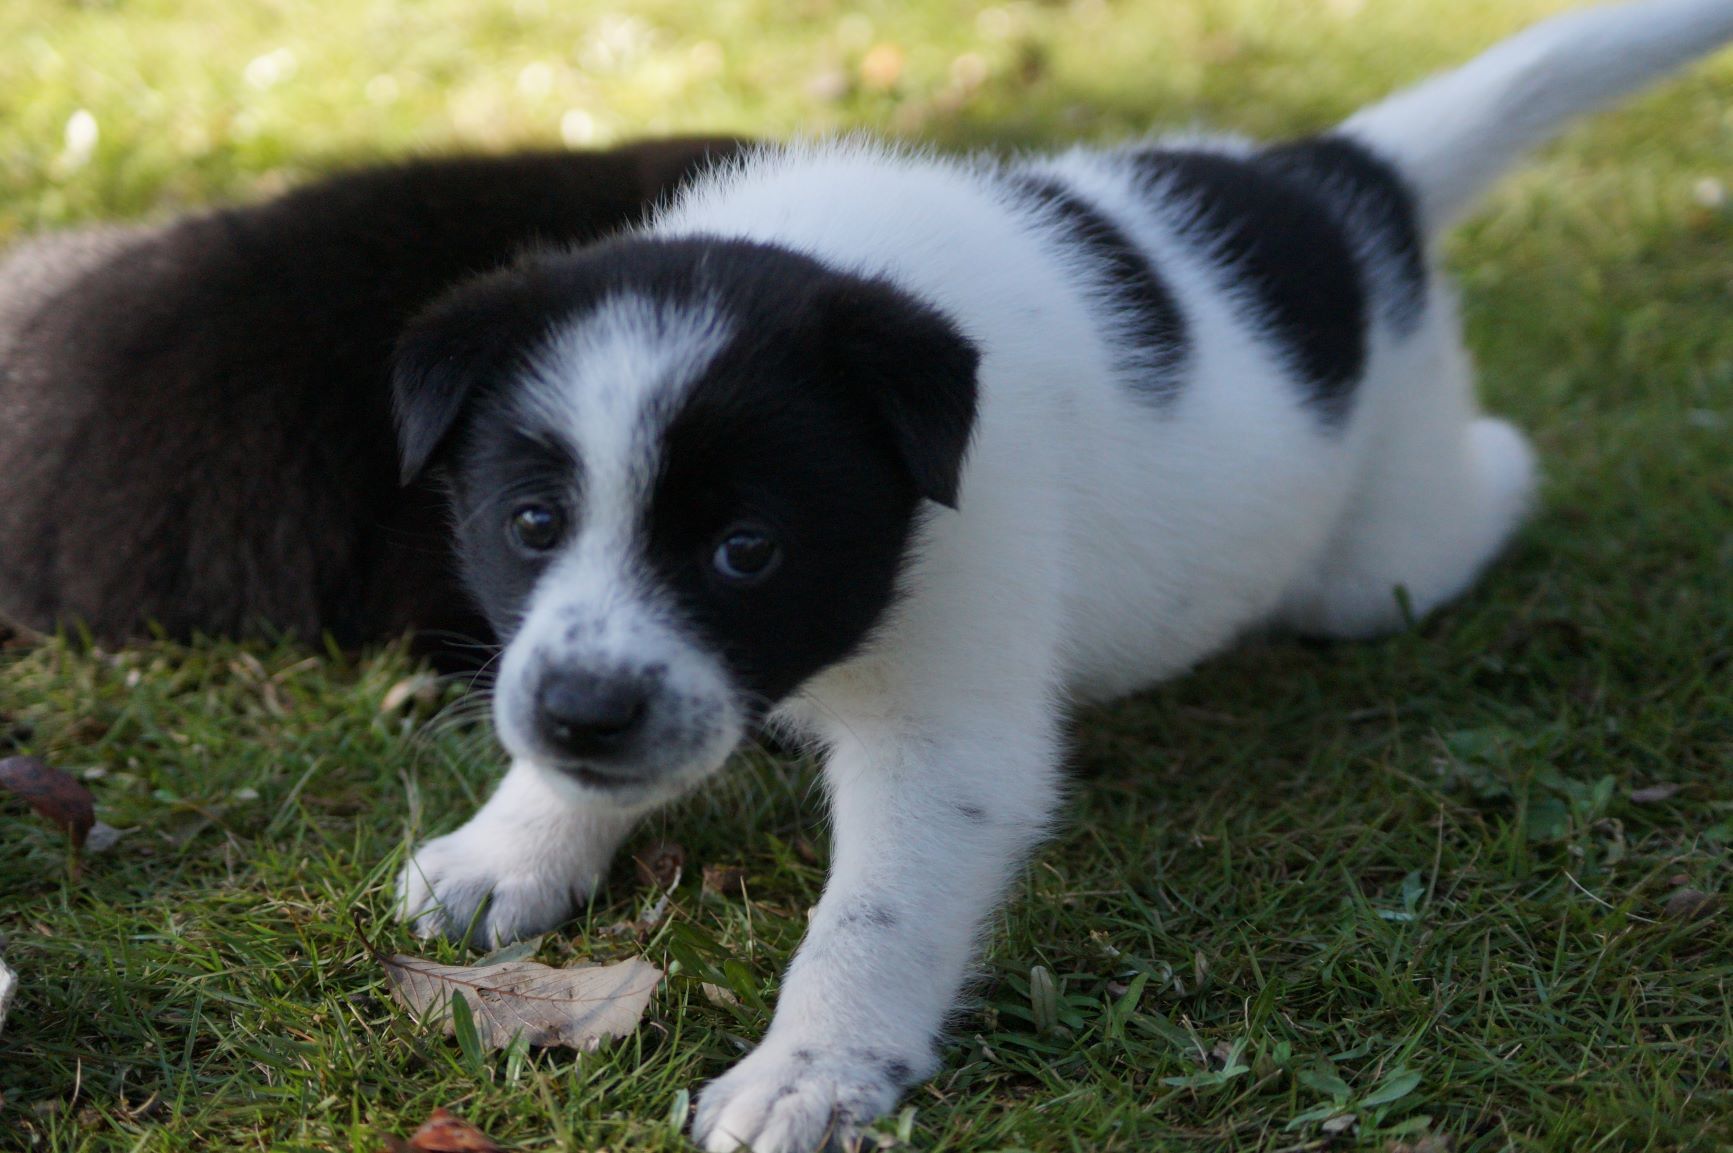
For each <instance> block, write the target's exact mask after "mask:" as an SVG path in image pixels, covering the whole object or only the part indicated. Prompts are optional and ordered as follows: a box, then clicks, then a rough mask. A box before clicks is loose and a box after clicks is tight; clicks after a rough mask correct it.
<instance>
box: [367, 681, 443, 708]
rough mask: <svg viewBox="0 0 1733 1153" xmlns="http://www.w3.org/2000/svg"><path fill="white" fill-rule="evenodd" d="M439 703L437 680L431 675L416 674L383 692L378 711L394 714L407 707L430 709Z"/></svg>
mask: <svg viewBox="0 0 1733 1153" xmlns="http://www.w3.org/2000/svg"><path fill="white" fill-rule="evenodd" d="M438 703H439V678H438V677H436V676H434V675H433V674H432V673H416V674H415V675H414V676H409V677H404V678H403V679H402V680H400V681H398V682H397V683H396V684H394V685H392V686H391V687H390V688H388V689H386V690H385V696H384V697H383V698H382V699H381V700H380V702H379V711H380V712H382V713H395V712H398V711H400V710H402V709H403V708H404V707H405V706H407V705H415V706H419V707H423V708H431V707H433V706H434V705H436V704H438Z"/></svg>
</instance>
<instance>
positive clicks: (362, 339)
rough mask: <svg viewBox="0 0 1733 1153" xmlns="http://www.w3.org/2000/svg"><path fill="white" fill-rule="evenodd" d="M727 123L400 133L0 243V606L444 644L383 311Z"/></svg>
mask: <svg viewBox="0 0 1733 1153" xmlns="http://www.w3.org/2000/svg"><path fill="white" fill-rule="evenodd" d="M737 148H738V144H737V143H736V142H732V141H727V140H718V139H674V140H665V141H656V142H647V143H640V144H636V145H631V146H626V147H622V148H618V149H615V150H612V151H603V152H587V153H584V152H579V153H570V152H558V153H529V154H518V155H508V156H499V157H459V158H449V159H437V160H423V161H416V162H411V163H407V164H402V165H397V166H392V167H382V168H372V169H363V170H359V171H354V172H350V173H347V174H344V175H338V176H335V177H331V178H328V179H325V180H322V181H319V182H317V183H313V184H309V185H307V186H305V187H302V188H300V189H298V190H296V191H293V192H290V193H288V194H286V195H284V196H281V197H278V198H276V199H273V200H269V201H266V202H264V203H261V204H256V205H252V206H248V207H239V208H226V209H220V210H216V211H211V212H206V213H200V214H197V215H192V216H188V217H184V218H180V219H176V220H172V221H169V222H167V223H164V224H157V225H147V226H139V227H112V228H96V229H92V230H87V231H77V232H68V233H61V234H52V235H48V236H44V237H40V238H37V239H34V240H31V241H29V242H27V243H25V244H24V245H22V246H21V247H19V248H18V249H17V250H16V251H15V252H13V253H12V254H11V255H10V256H9V257H8V258H7V259H6V261H5V262H4V264H0V623H3V622H10V623H11V624H13V625H14V626H22V627H24V628H27V629H31V630H36V631H50V630H53V629H55V628H57V627H62V626H82V627H84V628H87V629H88V630H89V631H90V633H91V634H92V635H93V636H94V637H95V638H96V639H98V640H100V641H104V642H117V641H120V640H123V639H125V638H127V637H129V636H135V635H137V634H139V633H141V632H144V631H146V630H148V629H151V628H156V629H160V630H162V631H163V632H165V633H166V634H167V635H169V636H171V637H188V636H191V635H193V634H196V633H203V634H212V635H244V634H248V633H257V632H261V631H262V632H275V633H290V634H294V635H296V636H299V637H300V638H302V639H304V640H309V641H317V640H318V639H319V638H320V637H321V635H322V634H329V635H330V636H332V637H333V638H334V639H335V640H336V641H337V642H338V643H340V644H343V645H346V646H347V645H355V644H359V643H362V642H364V641H369V640H376V639H380V638H385V637H390V636H395V635H398V634H400V633H402V632H403V631H405V630H407V629H411V628H413V629H416V630H417V631H418V632H419V633H420V634H421V635H422V636H423V638H424V640H426V641H428V642H429V643H428V644H426V645H424V647H425V648H427V649H429V650H430V651H431V652H432V653H433V655H435V656H436V657H442V658H444V661H443V663H450V664H459V665H461V664H462V663H464V659H463V656H462V653H463V652H464V651H466V646H465V645H464V644H463V643H462V641H474V640H481V641H487V640H489V639H491V634H490V632H489V630H488V626H487V625H486V623H485V621H484V620H483V619H482V618H481V617H480V616H479V615H478V614H476V613H475V612H474V611H473V610H472V609H471V608H470V605H469V601H468V598H467V597H466V596H465V595H464V594H463V592H462V591H461V589H460V588H459V585H458V582H457V579H456V575H455V573H454V571H453V566H452V563H451V555H450V554H451V544H450V534H449V532H448V531H446V525H445V517H446V513H445V510H444V507H443V502H442V500H441V497H440V494H439V493H438V492H437V491H436V490H435V488H434V487H433V486H432V485H431V484H430V483H427V482H423V483H419V484H416V485H412V486H410V487H408V488H403V487H400V486H399V484H398V466H397V447H396V438H395V433H394V430H393V427H392V421H391V404H390V392H389V384H390V374H389V358H390V356H391V351H392V346H393V343H394V341H395V339H396V337H397V334H398V330H399V329H400V328H401V327H402V325H403V323H404V321H405V320H407V319H408V318H409V317H410V316H412V315H413V314H414V313H416V312H417V311H418V310H419V309H420V308H421V306H422V305H424V304H425V303H427V302H428V301H429V300H431V299H432V298H433V297H435V296H436V295H438V294H439V293H440V292H441V290H443V289H445V288H446V287H448V286H450V285H451V284H452V283H453V282H455V281H457V280H459V279H461V278H463V277H466V276H468V275H470V274H473V273H476V272H481V271H486V270H489V269H492V268H495V267H497V266H499V265H501V264H503V263H505V262H507V261H508V260H510V259H511V258H513V257H514V256H516V255H517V254H518V253H519V252H520V251H521V250H523V249H524V248H526V247H528V246H530V245H532V244H536V245H544V244H550V243H551V244H555V245H561V244H579V243H584V242H587V241H590V240H594V239H595V238H597V237H598V236H601V235H604V234H606V233H608V232H611V231H614V230H616V229H618V228H620V227H622V226H625V225H627V224H629V223H631V222H633V221H635V220H637V219H638V218H639V217H640V216H641V215H642V213H643V211H644V210H645V209H646V208H647V207H648V206H649V205H651V204H653V203H655V202H656V201H657V200H658V199H660V198H662V197H663V196H664V195H665V194H667V193H668V192H669V191H671V190H672V189H673V188H674V187H675V186H677V185H678V184H679V183H680V182H681V181H683V180H684V179H685V178H687V177H689V176H691V175H692V174H693V173H694V172H696V171H698V170H699V169H701V168H703V167H705V166H706V164H707V163H708V162H709V161H711V160H713V159H716V158H719V157H721V156H725V155H727V154H729V153H731V152H733V151H735V150H736V149H737ZM460 638H461V640H460ZM442 642H443V644H444V646H448V647H442Z"/></svg>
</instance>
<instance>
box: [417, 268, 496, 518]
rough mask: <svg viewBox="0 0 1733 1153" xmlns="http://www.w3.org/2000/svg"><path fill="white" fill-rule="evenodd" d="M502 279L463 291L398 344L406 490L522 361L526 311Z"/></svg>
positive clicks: (433, 310)
mask: <svg viewBox="0 0 1733 1153" xmlns="http://www.w3.org/2000/svg"><path fill="white" fill-rule="evenodd" d="M506 287H507V286H506V285H504V284H502V283H501V275H500V274H495V275H494V276H493V277H488V278H485V279H483V280H481V281H476V282H472V284H470V285H467V286H464V287H462V288H458V289H457V290H455V291H454V292H452V293H450V294H448V295H447V296H445V297H444V298H443V299H441V300H439V301H437V302H435V303H434V304H433V305H432V306H430V307H429V308H427V309H426V310H425V311H423V312H422V313H421V314H420V315H419V316H417V317H416V318H415V319H414V320H412V321H410V323H409V326H408V327H407V328H405V329H404V331H403V334H402V335H401V336H399V337H398V340H397V350H396V354H395V356H394V357H393V361H392V374H391V401H392V409H393V411H394V412H395V414H396V417H397V451H398V460H399V463H400V466H401V474H400V476H401V480H402V482H403V483H404V484H409V483H410V482H411V481H413V480H415V479H416V478H417V477H419V476H420V475H421V474H422V473H423V472H425V471H426V470H427V469H428V467H429V466H430V465H432V464H434V463H436V462H437V461H438V459H439V458H440V456H441V455H443V453H444V450H445V449H446V448H447V447H448V446H449V444H450V442H451V439H452V434H453V433H454V432H455V431H456V429H457V427H458V425H459V423H460V420H459V418H460V417H462V416H463V414H464V411H465V410H466V409H467V408H468V407H469V405H470V404H471V402H472V401H474V400H475V398H476V394H477V392H478V391H479V390H480V389H482V388H484V387H490V386H496V385H497V384H498V383H500V378H501V377H502V376H504V375H505V374H506V373H508V372H510V371H511V369H512V368H513V367H514V365H515V364H516V363H518V362H519V361H520V360H521V357H522V355H523V343H522V342H523V341H524V340H525V339H526V338H527V337H528V336H529V335H530V334H528V333H526V332H525V331H524V320H525V310H524V309H523V308H522V307H521V306H517V302H515V301H514V300H512V299H511V298H510V294H509V292H507V291H502V290H503V289H505V288H506Z"/></svg>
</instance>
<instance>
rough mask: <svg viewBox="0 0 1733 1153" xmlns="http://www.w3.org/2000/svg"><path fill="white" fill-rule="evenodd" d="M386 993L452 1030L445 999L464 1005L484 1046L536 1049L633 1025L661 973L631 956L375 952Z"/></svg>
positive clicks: (583, 1046)
mask: <svg viewBox="0 0 1733 1153" xmlns="http://www.w3.org/2000/svg"><path fill="white" fill-rule="evenodd" d="M375 955H376V956H377V957H378V958H379V962H380V963H381V964H382V965H384V966H385V977H386V979H387V980H388V981H390V983H391V995H392V996H393V997H395V998H396V999H397V1000H398V1002H399V1003H400V1004H402V1005H404V1006H405V1007H407V1008H408V1009H409V1010H410V1011H411V1012H412V1013H414V1014H415V1015H416V1016H417V1017H418V1018H420V1019H421V1020H423V1021H429V1022H439V1023H440V1024H441V1025H442V1026H443V1027H444V1029H445V1031H446V1032H447V1033H452V1032H454V1031H455V1025H454V1024H453V1022H452V1017H451V999H452V998H453V997H462V998H463V999H464V1000H465V1001H466V1002H468V1004H469V1010H470V1016H471V1017H472V1018H473V1019H474V1021H475V1032H476V1036H477V1037H478V1038H479V1039H480V1040H481V1043H482V1045H483V1047H484V1048H488V1049H503V1048H505V1047H506V1046H507V1045H510V1044H511V1043H512V1039H513V1038H515V1037H522V1038H523V1040H524V1043H525V1044H528V1045H531V1046H534V1047H536V1048H548V1047H550V1046H555V1045H563V1046H565V1047H567V1048H570V1049H578V1050H585V1051H587V1050H591V1049H595V1048H596V1047H597V1046H599V1045H600V1044H601V1043H602V1042H603V1041H604V1040H611V1039H613V1038H615V1037H624V1036H626V1035H627V1034H628V1033H631V1032H632V1031H633V1030H634V1029H636V1028H637V1027H638V1021H639V1020H640V1019H641V1018H642V1017H643V1016H644V1010H645V1009H646V1008H648V1007H649V1004H650V994H651V993H652V992H654V991H655V989H656V985H657V983H658V982H660V981H661V980H662V970H661V969H658V968H657V967H656V966H654V965H652V964H650V963H649V962H648V961H643V960H639V959H637V958H633V959H632V960H629V961H620V962H617V963H616V964H612V965H580V966H577V967H574V968H570V969H555V968H552V967H550V966H548V965H542V964H538V963H536V962H535V961H506V962H503V963H501V964H495V965H441V964H438V963H437V962H434V961H427V960H423V959H422V958H420V957H408V956H404V955H402V954H397V955H395V956H385V955H384V954H375Z"/></svg>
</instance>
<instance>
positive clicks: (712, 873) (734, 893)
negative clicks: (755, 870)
mask: <svg viewBox="0 0 1733 1153" xmlns="http://www.w3.org/2000/svg"><path fill="white" fill-rule="evenodd" d="M704 891H705V892H706V893H715V894H716V895H717V896H719V897H744V896H745V895H746V870H745V869H742V868H741V867H740V866H739V865H705V866H704Z"/></svg>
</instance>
